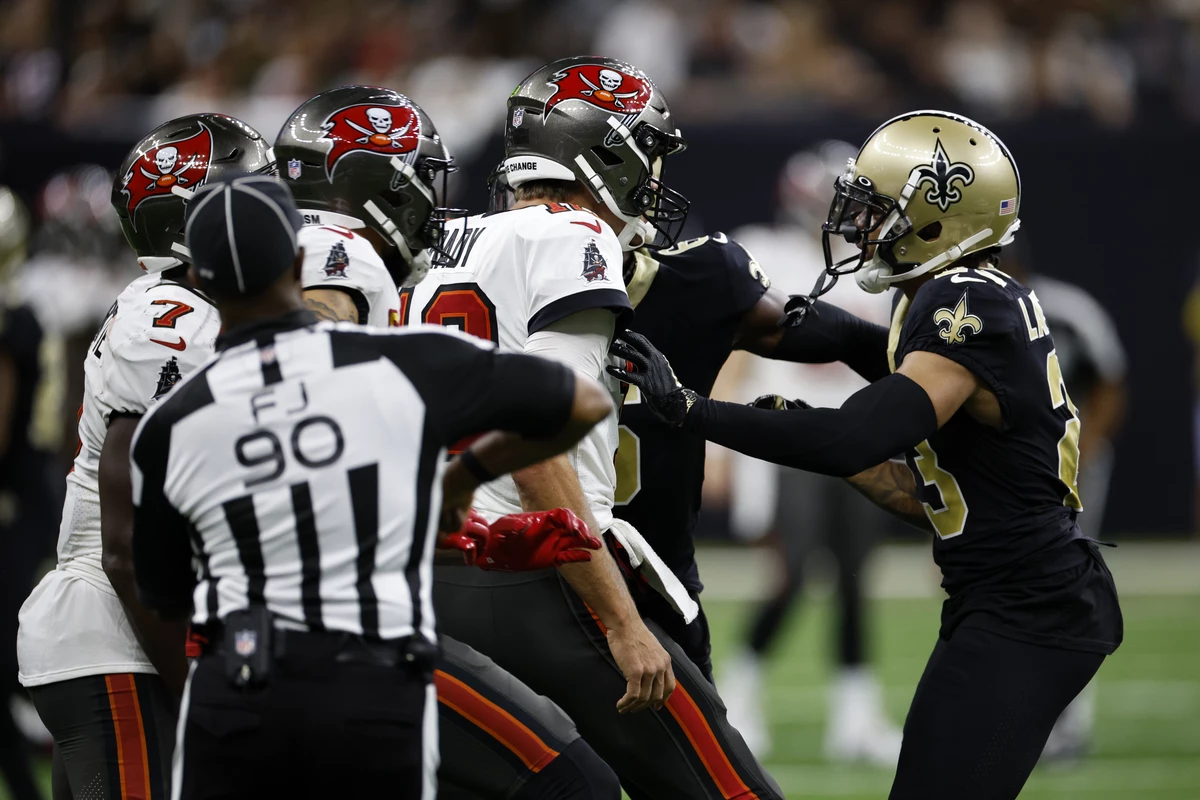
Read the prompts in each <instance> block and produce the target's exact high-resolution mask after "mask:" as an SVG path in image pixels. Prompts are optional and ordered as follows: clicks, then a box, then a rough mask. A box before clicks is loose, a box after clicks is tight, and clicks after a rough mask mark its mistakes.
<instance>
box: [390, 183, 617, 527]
mask: <svg viewBox="0 0 1200 800" xmlns="http://www.w3.org/2000/svg"><path fill="white" fill-rule="evenodd" d="M446 244H447V247H446V249H447V250H449V251H450V252H452V253H453V252H455V250H456V249H457V248H458V247H460V246H461V247H462V254H461V256H460V257H459V259H458V261H457V263H455V264H454V265H452V266H444V265H438V264H436V263H435V264H434V265H433V268H432V269H430V271H429V274H428V275H427V276H426V278H425V280H423V281H421V283H419V284H417V286H416V287H414V288H412V289H405V290H404V292H403V293H402V297H401V319H402V323H403V324H406V325H409V324H417V323H420V322H426V323H432V324H435V325H450V326H454V327H457V328H460V329H462V330H463V331H465V332H467V333H469V334H472V335H474V336H478V337H480V338H481V339H488V340H490V341H492V342H495V343H496V344H498V345H499V347H500V350H501V351H502V352H507V353H520V352H523V351H524V350H525V344H526V341H527V340H528V338H529V336H530V335H532V334H534V333H536V332H537V331H540V330H543V329H544V328H546V327H547V326H548V325H551V324H553V323H555V322H558V321H559V320H562V319H566V318H567V317H569V316H571V315H573V314H577V313H579V312H581V311H586V310H589V309H595V308H610V309H613V310H614V311H618V312H620V311H623V310H626V309H629V308H630V305H629V297H628V295H626V293H625V283H624V280H623V278H622V276H621V261H622V252H621V245H620V243H619V242H618V241H617V237H616V234H614V233H613V231H612V229H611V228H610V227H609V226H608V225H607V224H606V223H605V222H604V221H603V220H601V219H600V218H599V217H597V216H596V215H595V214H593V213H592V212H590V211H587V210H584V209H581V208H579V207H577V206H571V205H566V204H561V203H551V204H546V205H537V206H527V207H525V208H521V209H517V210H514V211H505V212H501V213H497V214H481V215H477V216H474V217H470V218H468V219H467V220H465V223H460V222H453V223H451V224H450V225H448V226H447V237H446ZM591 377H594V378H595V379H596V380H597V381H599V382H600V383H601V384H602V385H604V386H607V387H608V389H609V391H610V392H611V393H612V394H613V396H614V400H615V402H614V405H615V406H617V407H619V406H620V402H619V400H620V398H619V392H620V384H619V382H618V381H617V380H616V379H615V378H612V377H611V376H610V375H608V374H607V373H605V372H603V371H601V372H600V374H598V375H593V376H591ZM529 390H530V391H531V392H533V391H537V387H533V386H531V387H529ZM616 450H617V415H616V413H615V412H614V413H613V414H612V415H611V416H610V417H609V418H608V419H607V420H605V421H604V422H601V423H600V424H599V425H597V426H596V427H595V428H593V429H592V430H591V432H589V433H588V434H587V436H585V437H584V438H583V440H582V441H581V442H580V443H579V444H578V445H576V447H575V448H574V449H573V450H572V451H570V453H569V457H570V458H571V462H572V463H573V464H574V465H575V467H576V469H577V471H578V473H579V482H580V485H581V487H582V488H583V492H584V495H585V497H586V498H587V500H588V502H589V504H590V506H591V509H592V513H593V514H594V515H595V517H596V522H597V524H598V525H600V528H601V530H603V529H605V528H607V527H608V526H609V524H610V523H611V522H612V505H613V490H614V487H615V486H616V470H615V468H614V466H613V457H614V455H615V454H616ZM475 508H476V509H477V510H478V511H479V512H480V513H482V514H483V515H484V516H485V517H487V518H489V519H494V518H495V517H498V516H501V515H503V514H511V513H514V512H517V511H520V510H521V501H520V498H519V497H518V495H517V487H516V485H515V484H514V483H513V480H512V478H511V477H508V476H505V477H502V478H500V479H499V480H496V481H492V482H491V483H488V484H485V485H484V486H481V487H480V488H479V490H478V491H477V492H475Z"/></svg>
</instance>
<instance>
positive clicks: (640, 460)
mask: <svg viewBox="0 0 1200 800" xmlns="http://www.w3.org/2000/svg"><path fill="white" fill-rule="evenodd" d="M627 284H628V286H627V289H628V291H629V299H630V302H631V303H633V306H634V310H635V313H634V317H633V320H632V322H631V323H630V325H629V327H630V328H631V329H632V330H634V331H637V332H638V333H640V334H642V335H643V336H645V337H646V338H648V339H649V340H650V341H652V342H654V345H655V347H657V348H658V349H659V350H661V351H662V352H663V353H664V354H665V355H666V356H667V358H668V359H670V361H671V366H672V367H673V368H674V369H675V374H676V376H677V377H678V378H679V380H680V382H681V383H683V385H684V386H687V387H689V388H691V389H694V390H695V391H697V392H699V393H700V394H702V395H707V394H709V393H710V392H711V391H712V387H713V384H714V383H715V382H716V380H717V373H719V372H720V371H721V367H722V365H724V363H725V360H726V359H727V358H729V354H730V353H731V352H732V351H733V340H734V336H735V334H736V332H737V328H738V325H739V323H740V322H741V320H742V318H743V316H745V314H746V312H748V311H749V310H750V309H751V308H753V307H754V305H755V303H757V302H758V301H759V298H761V297H762V296H763V293H764V292H766V290H767V288H768V287H769V286H770V280H769V279H768V278H767V276H766V274H765V273H764V272H763V271H762V269H761V268H760V267H759V266H758V264H757V262H755V261H754V259H753V258H752V257H751V256H750V254H749V253H748V252H746V250H745V248H743V247H742V246H741V245H740V244H738V243H737V242H735V241H733V240H732V239H730V238H728V237H727V236H725V234H723V233H714V234H712V235H711V236H701V237H698V238H696V239H689V240H687V241H685V242H681V243H680V244H678V245H676V246H675V247H672V248H671V249H669V250H660V251H659V252H657V253H655V254H654V255H653V256H650V255H647V254H646V253H644V252H641V251H639V252H638V253H637V257H636V262H635V266H634V272H633V275H632V276H631V277H630V278H629V280H628V281H627ZM620 436H621V438H620V447H619V448H618V450H617V489H616V508H614V509H613V511H614V513H615V515H616V516H617V517H620V518H621V519H624V520H626V521H628V522H629V523H630V524H632V525H633V526H634V527H635V528H637V529H638V530H639V531H641V533H642V535H644V536H645V537H646V539H647V541H649V542H650V544H651V546H652V547H653V548H654V549H655V551H656V552H657V553H658V554H659V555H660V556H661V557H662V558H663V560H664V561H665V562H666V563H667V565H668V566H670V567H671V569H672V570H673V571H674V572H675V574H676V575H678V576H679V579H680V580H681V581H683V583H684V584H685V585H687V586H688V587H689V588H690V589H692V590H693V591H695V592H699V591H700V589H701V584H700V577H699V572H698V571H697V569H696V560H695V547H694V545H693V542H692V529H693V528H694V527H695V524H696V517H697V514H698V513H699V510H700V488H701V485H702V484H703V482H704V448H705V443H704V440H703V439H701V438H699V437H697V436H691V435H689V434H686V433H683V432H682V431H679V430H676V429H673V428H669V427H667V426H665V425H663V424H661V423H659V422H658V421H657V420H656V419H655V418H654V415H653V414H652V413H651V412H650V409H649V408H647V407H646V406H645V405H644V404H643V403H641V402H640V398H639V397H638V396H637V390H636V389H635V388H631V389H630V390H629V394H628V395H627V396H626V399H625V404H624V406H623V407H622V409H621V432H620Z"/></svg>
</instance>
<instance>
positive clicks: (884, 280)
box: [854, 228, 1012, 294]
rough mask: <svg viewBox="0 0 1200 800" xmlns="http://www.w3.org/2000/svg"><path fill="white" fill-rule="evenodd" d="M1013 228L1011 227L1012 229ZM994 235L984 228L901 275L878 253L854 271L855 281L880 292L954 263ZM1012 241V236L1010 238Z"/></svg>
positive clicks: (871, 290)
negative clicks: (894, 284)
mask: <svg viewBox="0 0 1200 800" xmlns="http://www.w3.org/2000/svg"><path fill="white" fill-rule="evenodd" d="M1011 230H1012V229H1010V231H1011ZM991 235H992V229H991V228H984V229H983V230H981V231H979V232H978V233H975V234H973V235H971V236H968V237H967V238H966V239H963V240H962V241H961V242H959V243H958V244H956V245H954V246H953V247H951V248H949V249H947V250H944V251H942V252H941V253H939V254H938V255H936V256H934V257H933V258H931V259H929V260H928V261H926V262H925V263H924V264H918V265H917V266H916V267H914V268H913V269H910V270H908V271H907V272H902V273H900V274H899V275H893V274H892V267H891V265H890V264H888V263H887V262H886V261H884V260H883V259H881V258H880V257H879V256H878V254H877V255H876V256H875V257H874V258H872V259H871V260H870V261H868V262H867V263H866V264H865V265H864V266H863V268H862V269H860V270H858V271H857V272H855V273H854V282H855V283H857V284H858V286H859V288H860V289H862V290H863V291H866V292H870V293H871V294H879V293H880V292H885V291H887V290H888V289H889V288H891V286H892V284H893V283H900V282H901V281H907V280H911V279H912V278H918V277H920V276H922V275H924V274H926V273H928V272H932V271H933V270H935V269H938V268H940V267H944V266H946V265H947V264H952V263H954V262H955V261H958V260H959V259H960V258H962V257H963V254H964V253H966V252H967V251H968V250H969V249H970V248H972V247H974V246H975V245H977V244H979V243H980V242H982V241H983V240H984V239H986V238H988V237H989V236H991ZM1010 241H1011V238H1010Z"/></svg>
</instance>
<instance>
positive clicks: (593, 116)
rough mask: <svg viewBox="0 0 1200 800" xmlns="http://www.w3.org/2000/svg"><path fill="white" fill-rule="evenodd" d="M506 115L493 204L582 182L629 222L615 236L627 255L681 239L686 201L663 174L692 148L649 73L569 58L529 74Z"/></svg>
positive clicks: (612, 62)
mask: <svg viewBox="0 0 1200 800" xmlns="http://www.w3.org/2000/svg"><path fill="white" fill-rule="evenodd" d="M508 109H509V117H508V120H507V121H506V125H505V136H504V145H505V146H504V155H505V161H504V163H503V164H502V165H501V168H500V169H499V170H497V172H496V173H494V174H493V176H492V180H491V186H492V197H493V208H499V207H503V202H500V201H501V200H502V199H503V198H502V194H503V188H504V184H507V186H509V187H514V188H515V187H517V186H520V185H521V184H522V183H526V182H530V181H537V180H559V181H566V182H576V181H577V182H579V183H581V184H583V186H585V187H586V188H587V190H588V191H590V192H591V194H592V196H593V197H594V198H595V199H596V200H597V201H599V202H601V203H603V204H604V206H605V207H606V208H607V209H608V210H609V211H610V212H611V213H612V214H613V215H614V216H616V217H618V218H619V219H620V220H622V221H623V222H624V223H625V224H624V225H622V226H620V229H619V230H618V231H617V238H618V240H619V241H620V242H621V245H622V247H624V249H626V250H633V249H635V248H638V247H648V248H653V249H658V248H662V247H670V246H672V245H674V244H675V242H676V241H678V239H679V236H680V234H681V232H682V229H683V225H684V223H685V221H686V220H687V212H688V201H687V199H686V198H685V197H684V196H683V195H682V194H680V193H679V192H678V191H675V190H674V189H671V188H670V187H669V186H667V185H666V184H665V183H664V181H663V177H662V169H663V163H664V161H665V159H666V158H667V156H671V155H675V154H676V153H679V152H682V151H683V150H684V148H685V147H686V143H685V142H684V140H683V137H682V136H681V135H680V134H679V131H678V130H676V129H675V127H674V125H672V124H671V123H670V116H671V112H670V110H669V109H668V107H667V104H666V100H665V99H664V98H663V96H662V93H661V92H660V91H659V90H658V89H657V88H656V87H655V86H654V84H653V83H652V82H651V81H650V79H649V78H648V77H646V75H645V74H644V73H642V72H641V71H640V70H638V69H637V68H635V67H633V66H631V65H629V64H625V63H622V62H620V61H615V60H613V59H607V58H593V57H576V58H568V59H562V60H559V61H556V62H554V63H552V64H548V65H546V66H544V67H542V68H541V69H539V70H537V71H535V72H534V73H533V74H531V75H529V76H528V77H527V78H525V80H523V81H522V82H521V84H520V85H519V86H518V87H517V88H516V90H514V91H513V93H512V95H511V96H510V97H509V100H508Z"/></svg>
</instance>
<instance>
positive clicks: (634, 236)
mask: <svg viewBox="0 0 1200 800" xmlns="http://www.w3.org/2000/svg"><path fill="white" fill-rule="evenodd" d="M683 144H684V143H683V140H682V139H681V138H680V136H679V134H678V131H677V130H676V129H675V125H674V123H673V122H672V120H671V115H670V110H669V108H668V107H667V104H666V101H665V100H664V98H663V96H662V93H661V92H660V91H659V90H658V89H657V88H656V87H655V86H654V84H653V83H652V82H651V81H650V80H649V79H648V78H647V77H646V76H645V75H644V74H643V73H642V72H641V71H640V70H638V69H636V68H635V67H632V66H630V65H628V64H625V63H622V62H619V61H615V60H612V59H606V58H594V57H579V58H570V59H564V60H560V61H556V62H554V63H552V64H549V65H547V66H545V67H542V68H541V69H539V70H537V71H535V72H534V73H532V74H531V75H529V76H528V77H527V78H526V79H525V80H523V81H522V82H521V84H520V85H519V86H518V87H517V88H516V90H515V91H514V92H513V93H512V95H511V96H510V98H509V101H508V117H507V121H506V128H505V156H506V158H505V161H504V163H503V165H502V166H501V169H500V170H499V172H498V175H497V180H498V184H497V185H502V186H504V187H506V188H510V189H512V191H513V198H514V200H515V203H514V204H513V206H512V207H511V208H509V209H508V210H505V211H502V212H498V213H489V214H483V215H479V216H474V217H471V218H469V219H468V220H467V221H466V223H465V225H464V226H463V227H462V229H461V231H458V230H457V226H455V230H456V232H457V236H458V237H460V239H459V242H461V243H462V245H461V247H462V253H461V257H460V258H458V259H456V260H452V261H438V260H435V262H434V264H433V266H432V268H431V270H430V273H429V277H428V278H426V280H425V281H424V282H423V283H421V284H420V285H418V286H416V287H414V288H413V289H412V290H411V292H406V293H405V295H406V296H405V297H404V299H403V300H402V303H401V305H402V312H401V313H402V317H403V319H404V321H405V322H407V323H418V322H429V323H435V324H443V325H454V326H457V327H460V328H462V329H464V330H465V331H467V332H468V333H472V334H474V335H477V336H480V337H482V338H485V339H489V340H491V341H493V342H497V343H498V344H499V346H500V348H501V350H509V351H515V352H525V353H536V354H539V355H543V356H546V357H549V358H553V359H556V360H559V361H562V362H564V363H567V364H570V365H571V366H572V367H573V368H575V369H576V370H578V371H580V372H582V373H583V374H585V375H587V376H589V377H593V378H595V377H601V378H604V377H606V376H604V366H605V364H606V363H607V349H608V343H609V340H610V338H611V336H612V334H613V331H614V327H615V325H616V324H617V321H618V319H619V318H621V317H622V315H623V314H624V313H625V312H627V311H628V310H629V308H630V306H631V300H632V299H636V298H635V297H631V296H630V295H632V294H634V293H635V292H636V291H637V289H638V286H639V284H637V283H631V285H630V293H629V294H627V293H626V287H625V285H624V281H623V278H622V267H623V262H624V260H625V257H626V255H627V254H628V253H631V252H633V251H634V250H636V249H637V248H639V247H642V246H644V245H648V244H651V243H654V242H655V240H656V239H658V240H659V241H660V243H662V244H674V243H675V241H676V239H677V237H678V234H679V229H680V228H681V227H682V224H683V222H684V219H685V216H686V210H687V203H686V200H684V199H683V198H682V197H681V196H680V195H679V194H678V193H677V192H674V191H672V190H671V189H669V188H668V187H667V186H666V185H665V184H664V183H663V182H662V165H663V160H664V159H665V158H666V157H667V156H669V155H671V154H672V153H676V152H678V151H680V150H681V149H682V148H683ZM451 235H452V236H453V235H455V233H452V234H451ZM683 249H685V250H686V248H683ZM716 257H717V258H718V259H725V258H727V256H726V255H725V253H724V251H718V254H717V256H716ZM733 257H734V256H729V258H733ZM743 266H746V265H743ZM745 274H746V277H747V280H749V281H751V282H752V283H753V285H754V286H755V287H758V288H757V290H756V292H757V293H756V294H755V297H757V296H758V295H759V294H761V291H762V284H761V282H760V281H759V279H758V277H756V276H754V275H752V274H751V272H750V271H749V268H748V267H747V268H746V270H745ZM644 283H645V282H644V281H643V284H644ZM723 285H727V284H723ZM643 288H644V286H643ZM731 291H737V292H741V293H744V292H745V289H742V288H738V289H736V290H731ZM734 302H737V300H735V301H734ZM750 304H751V305H752V304H753V303H752V301H751V302H750ZM778 318H779V315H778V314H777V315H776V316H775V318H774V319H773V320H772V322H773V323H774V322H777V321H778ZM610 387H611V389H612V391H613V392H614V393H616V392H618V391H619V387H618V385H617V384H616V382H611V383H610ZM617 440H618V431H617V420H616V418H615V415H614V418H613V419H611V420H610V422H609V423H608V424H607V425H605V424H604V423H602V424H601V425H599V426H597V428H596V429H594V431H593V432H592V433H591V434H589V436H588V437H586V438H585V439H584V441H583V442H581V443H580V445H579V446H577V448H576V450H575V451H574V452H572V453H570V454H568V455H567V456H566V457H563V458H559V459H554V460H552V461H549V462H546V463H545V464H543V465H540V466H538V467H534V468H531V469H528V470H525V471H523V472H520V473H517V474H514V475H513V476H512V477H511V478H503V479H500V480H496V481H494V482H492V483H489V484H488V485H486V486H484V487H481V488H480V490H479V491H478V492H477V494H476V504H475V507H476V509H477V510H479V511H480V512H482V513H483V514H484V516H485V517H488V518H489V519H490V518H494V517H496V516H498V515H501V514H505V513H510V512H514V511H519V510H521V509H522V508H525V509H531V510H532V509H542V508H553V507H556V506H567V507H569V508H571V509H572V510H574V511H575V512H576V513H577V514H579V515H580V517H581V518H583V519H584V520H585V521H587V522H588V524H589V526H590V527H592V528H593V529H594V530H599V531H606V532H608V533H609V534H611V535H612V536H613V537H614V538H615V539H618V540H619V541H622V542H623V549H624V551H625V553H626V554H627V555H628V565H629V566H640V567H641V569H643V570H645V574H646V575H647V579H648V580H650V581H654V582H656V583H657V585H658V588H659V589H660V590H661V592H662V593H663V595H664V596H665V597H669V598H670V599H669V600H668V599H664V600H662V602H663V604H664V605H666V606H667V607H669V608H670V609H671V610H670V611H669V612H668V613H669V614H671V615H674V616H679V617H680V619H681V622H680V626H682V624H683V623H682V619H683V615H686V616H687V618H689V619H690V618H694V617H695V614H696V607H695V603H694V601H693V600H692V599H691V597H689V596H688V593H687V591H686V589H685V587H684V586H683V585H682V584H681V583H680V582H679V581H678V579H676V578H675V577H674V575H673V574H672V573H671V571H670V570H669V569H668V568H667V567H666V566H665V565H664V564H663V562H662V561H661V559H659V557H658V556H657V555H656V554H655V553H654V552H653V551H652V549H651V548H650V547H649V546H647V545H646V543H645V540H644V539H643V538H642V537H641V536H640V534H638V532H637V531H636V529H635V528H634V527H633V526H630V525H627V524H624V523H620V522H619V521H617V522H614V519H613V502H614V488H615V485H616V468H615V467H614V464H613V456H614V451H615V450H616V446H617ZM463 454H464V457H466V458H467V459H469V460H471V461H477V459H474V458H473V456H472V454H471V450H470V448H469V447H467V448H466V449H465V450H464V451H463ZM487 466H488V465H486V464H479V465H478V469H479V472H480V475H481V476H484V477H486V476H487V474H488V470H487ZM671 468H672V469H673V468H674V467H673V466H672V467H671ZM635 585H636V584H635ZM434 591H435V597H436V600H437V604H438V615H439V625H440V626H441V628H442V630H444V631H445V632H447V633H448V634H450V635H452V636H454V637H455V638H456V639H459V640H461V641H463V642H465V643H467V644H469V645H471V646H473V647H475V648H477V649H479V650H481V651H482V652H484V653H486V654H487V655H489V656H491V657H492V658H493V659H495V661H496V663H497V664H499V665H500V666H501V667H503V668H505V669H507V670H508V671H509V672H511V673H512V674H513V675H515V676H516V677H517V678H519V679H521V680H522V681H524V682H525V683H526V684H528V685H529V686H530V687H531V688H532V689H533V690H534V691H537V692H540V693H542V694H545V695H546V696H548V697H550V698H551V699H553V700H554V701H555V702H556V703H558V704H559V705H560V706H562V708H563V709H564V710H565V711H566V712H567V713H568V714H569V715H570V717H571V718H572V719H573V720H574V721H575V723H576V725H577V726H578V727H579V730H580V732H581V733H582V734H583V736H584V737H585V738H586V739H587V740H588V742H589V743H590V744H591V745H592V746H593V747H594V748H595V749H596V751H597V752H598V753H599V754H600V755H601V756H602V757H603V758H604V760H605V761H607V762H608V763H609V764H610V765H611V766H612V767H613V769H614V770H616V772H617V774H618V775H619V776H620V778H621V783H622V786H623V787H624V789H625V791H626V792H627V793H628V794H629V796H630V797H632V798H667V797H681V798H682V797H688V798H704V797H712V798H723V797H751V796H757V797H759V798H769V797H781V796H782V795H781V793H780V791H779V789H778V787H777V786H776V785H775V783H774V781H773V780H772V779H771V778H770V776H769V775H767V774H766V772H765V771H764V770H763V769H762V768H761V766H759V765H758V763H757V762H756V761H755V759H754V757H753V755H751V753H750V751H749V750H748V749H747V748H746V746H745V744H744V743H743V741H742V739H741V737H740V736H739V735H738V734H737V732H736V731H734V730H733V729H732V728H731V727H730V726H729V725H728V723H727V722H726V720H725V712H724V707H723V705H722V703H721V701H720V698H719V697H718V696H717V694H716V691H715V689H714V688H713V686H712V684H711V683H710V682H709V681H708V680H707V678H706V676H705V674H704V673H702V672H701V671H700V669H699V668H697V667H696V665H694V664H693V663H692V662H691V661H690V660H689V659H688V657H687V655H686V654H685V652H684V651H683V650H682V649H681V648H680V646H679V645H678V644H677V643H676V642H674V641H672V639H671V638H670V637H669V636H668V635H666V633H664V631H663V629H662V627H661V626H659V625H658V624H655V623H653V622H651V623H649V624H647V623H645V622H643V620H642V618H641V615H640V613H639V611H638V608H637V606H636V605H635V603H634V602H633V600H632V597H631V595H630V593H629V591H628V589H627V588H626V585H625V582H624V580H623V579H622V575H621V573H620V572H618V567H617V565H616V562H615V561H614V560H613V559H610V558H608V557H607V556H605V557H603V558H602V557H600V554H595V555H594V556H593V559H592V561H591V562H590V563H588V564H583V565H571V566H569V567H563V568H560V569H559V570H558V571H557V574H556V573H555V572H554V571H544V572H543V573H542V574H540V575H539V574H533V573H530V574H525V575H522V576H519V577H518V576H504V575H497V574H494V573H479V572H478V571H475V570H465V569H459V568H443V569H441V570H439V571H438V573H437V576H436V583H435V587H434ZM671 604H673V605H671ZM481 608H486V609H488V610H489V613H487V614H480V613H479V610H480V609H481ZM565 675H570V676H571V680H570V681H565V680H564V679H563V678H564V676H565ZM631 712H641V713H631Z"/></svg>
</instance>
